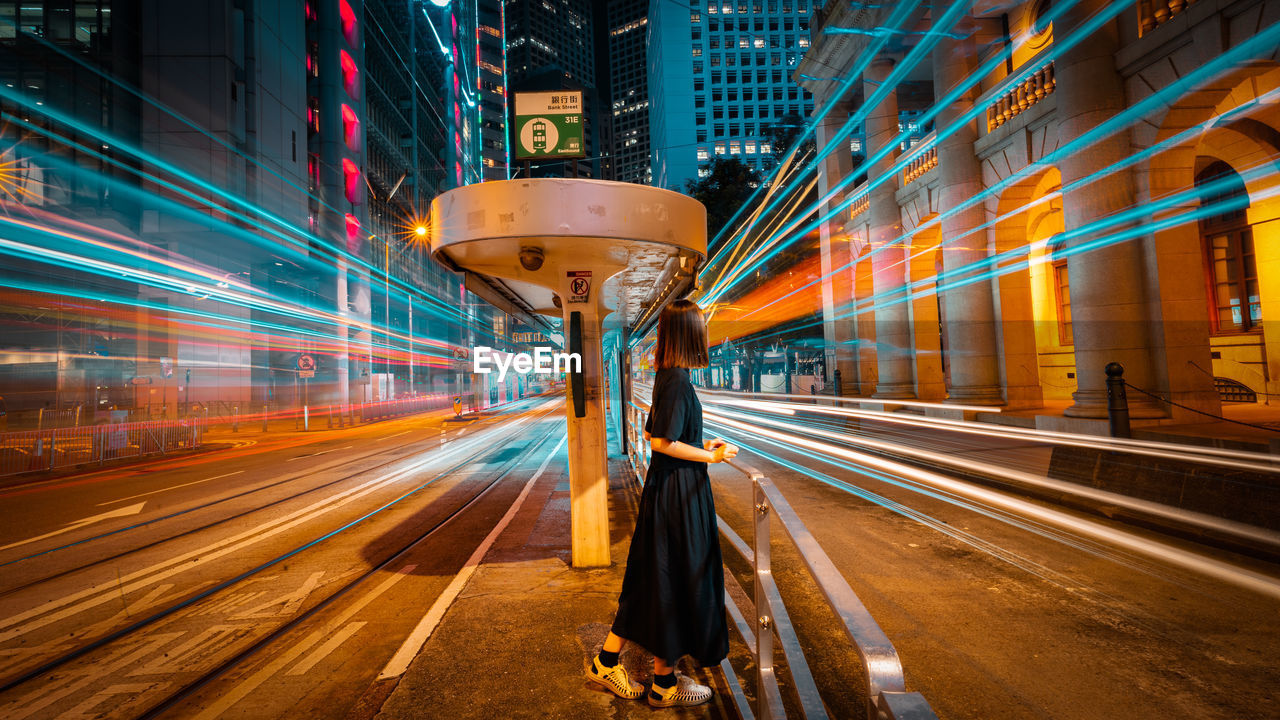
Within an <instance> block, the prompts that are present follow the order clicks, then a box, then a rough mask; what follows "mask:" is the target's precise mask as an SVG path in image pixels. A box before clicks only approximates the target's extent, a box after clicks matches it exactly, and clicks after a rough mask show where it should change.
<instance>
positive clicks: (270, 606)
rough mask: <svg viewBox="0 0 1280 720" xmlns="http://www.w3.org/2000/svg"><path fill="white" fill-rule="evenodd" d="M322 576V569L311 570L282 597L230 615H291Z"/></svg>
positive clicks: (243, 616)
mask: <svg viewBox="0 0 1280 720" xmlns="http://www.w3.org/2000/svg"><path fill="white" fill-rule="evenodd" d="M322 577H324V571H323V570H320V571H318V572H313V573H311V576H310V577H308V578H307V579H306V580H305V581H304V582H303V583H302V587H300V588H298V589H297V590H294V591H292V592H290V593H288V594H286V595H284V596H283V597H277V598H273V599H271V600H268V601H267V602H265V603H262V604H260V605H258V606H257V607H252V608H249V609H247V610H241V611H240V612H238V613H236V614H235V615H232V616H231V617H232V619H234V620H249V619H252V618H270V617H285V616H288V615H292V614H293V613H294V611H296V610H297V609H298V608H299V607H300V606H301V605H302V603H303V601H305V600H306V599H307V597H309V596H310V595H311V593H312V591H313V590H315V589H316V588H317V587H319V585H320V578H322Z"/></svg>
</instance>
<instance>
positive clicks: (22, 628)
mask: <svg viewBox="0 0 1280 720" xmlns="http://www.w3.org/2000/svg"><path fill="white" fill-rule="evenodd" d="M524 422H525V419H521V420H517V421H516V422H514V423H511V424H510V425H508V426H506V428H505V429H506V430H507V432H514V431H515V429H516V428H517V427H518V426H520V425H522V424H523V423H524ZM483 444H484V437H483V436H478V437H476V438H475V439H474V440H473V441H472V442H470V443H466V444H463V443H459V444H456V445H454V446H453V447H451V448H450V449H449V450H447V451H444V450H442V451H440V452H439V453H438V454H437V455H435V456H433V457H425V458H423V459H422V460H419V461H417V462H414V463H413V464H411V465H408V466H406V467H403V468H401V469H399V470H395V471H392V472H389V473H387V474H385V475H382V476H380V477H376V478H373V479H372V480H369V481H367V482H364V483H362V484H360V485H357V486H355V487H353V488H349V489H347V490H344V491H342V492H339V493H337V494H334V495H331V496H329V497H327V498H324V499H321V500H318V501H316V502H314V503H312V504H311V505H308V506H306V507H304V508H300V509H298V510H295V511H293V512H291V513H289V514H288V515H285V516H283V517H279V518H275V519H273V520H269V521H267V522H265V523H262V524H261V525H258V526H257V527H254V528H251V529H249V530H246V531H244V532H242V533H239V534H237V535H233V536H231V537H227V538H223V539H222V540H218V541H216V542H213V543H210V544H209V545H206V546H204V547H202V548H198V549H195V550H191V551H189V552H186V553H183V554H181V555H177V556H174V557H172V558H169V559H167V560H163V561H161V562H158V563H155V564H153V565H151V566H149V567H146V568H143V569H141V570H136V571H134V572H132V573H129V574H128V575H125V576H124V577H122V578H116V579H114V580H112V581H107V582H103V583H99V584H98V585H94V586H91V587H88V588H85V589H84V590H79V591H77V592H74V593H71V594H68V595H64V596H62V597H60V598H55V599H53V600H48V601H46V602H44V603H42V604H40V605H38V606H36V607H33V608H29V609H28V610H25V611H23V612H20V613H18V614H16V615H10V616H8V617H5V618H3V619H0V628H10V629H9V630H6V631H4V632H0V643H4V642H8V641H9V640H12V639H13V638H15V637H21V636H23V635H26V634H28V633H30V632H33V631H35V630H38V629H40V628H42V627H45V626H46V625H50V624H52V623H55V622H58V621H59V620H64V619H66V618H69V617H72V616H74V615H76V614H77V613H80V612H84V611H85V610H89V609H92V608H95V607H97V606H99V605H102V604H104V603H107V602H111V601H113V600H114V599H116V598H117V597H123V596H125V595H127V594H129V593H132V592H134V591H136V590H140V589H142V588H145V587H147V586H148V585H151V584H154V583H157V582H159V581H161V580H164V579H167V578H169V577H172V576H174V575H177V574H179V573H183V572H186V571H188V570H192V569H195V568H197V567H200V566H202V565H206V564H208V563H210V562H213V561H214V560H217V559H219V558H221V557H223V556H225V555H230V554H232V553H236V552H239V551H242V550H244V549H246V548H248V547H250V546H252V545H254V544H256V543H258V542H261V541H263V540H266V539H268V538H270V537H272V536H274V535H278V534H280V533H282V532H285V531H287V530H290V529H292V528H294V527H297V526H299V525H302V524H304V523H306V522H309V521H311V520H314V519H316V518H318V517H320V516H322V515H324V514H325V513H328V512H330V511H332V510H336V509H339V508H341V507H343V506H345V505H347V504H348V503H350V502H352V501H355V500H358V499H359V498H361V497H363V496H365V495H368V494H370V493H373V492H376V491H378V490H381V489H383V488H384V487H386V486H388V485H393V484H395V483H397V482H399V481H400V480H402V479H404V478H405V477H408V476H410V475H412V474H414V473H416V472H418V471H420V470H422V469H423V468H425V467H428V466H430V465H433V464H441V463H444V462H448V461H449V460H450V459H451V458H454V457H457V456H458V455H463V454H465V453H467V452H469V451H471V450H472V449H473V448H476V447H478V446H480V445H483ZM116 512H119V511H116ZM148 576H149V577H148ZM135 581H136V582H135ZM125 583H128V585H125ZM73 603H75V604H74V605H73ZM68 605H71V607H67V606H68ZM58 608H62V609H61V610H58ZM54 610H57V612H53V611H54ZM28 621H29V622H28ZM15 625H16V626H17V627H14V626H15Z"/></svg>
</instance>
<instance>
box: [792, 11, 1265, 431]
mask: <svg viewBox="0 0 1280 720" xmlns="http://www.w3.org/2000/svg"><path fill="white" fill-rule="evenodd" d="M946 12H948V10H947V9H946V8H944V7H942V6H934V7H933V8H932V9H931V10H929V9H920V10H918V11H914V12H913V11H911V10H910V8H909V7H908V4H885V5H883V6H880V7H872V6H868V5H864V4H856V3H855V4H848V3H842V4H833V5H831V6H830V9H829V10H828V11H826V12H825V13H824V14H822V15H820V16H819V17H817V18H815V20H814V28H813V44H812V48H811V49H810V51H809V52H808V54H807V55H806V56H805V58H804V60H803V61H802V63H801V65H800V68H799V70H798V71H797V72H796V74H795V76H794V77H795V79H796V80H797V82H800V83H801V84H803V85H804V86H805V87H806V88H808V89H809V90H810V92H812V93H813V95H814V98H815V103H816V109H815V112H814V115H815V117H816V118H818V132H817V140H818V145H819V153H820V156H822V153H823V152H824V151H829V152H827V154H826V155H825V156H823V157H822V160H821V162H820V167H819V190H820V193H821V194H822V198H823V216H824V218H826V221H825V222H824V223H823V225H822V227H821V253H822V261H823V274H824V286H823V304H824V312H823V318H824V334H825V339H826V341H827V342H826V346H827V348H828V355H829V357H828V365H829V366H830V365H831V363H834V366H835V367H837V368H839V369H840V371H841V384H842V387H841V390H842V391H843V393H844V394H846V395H864V396H872V397H878V398H886V399H893V398H903V399H905V398H917V399H922V400H945V401H947V402H950V403H956V404H963V405H979V406H988V405H989V406H999V407H1003V408H1004V409H1006V410H1029V411H1031V412H1029V413H1027V414H1031V415H1034V416H1035V417H1036V422H1037V425H1038V426H1040V427H1044V428H1050V429H1073V430H1091V431H1099V430H1101V429H1102V428H1103V427H1105V418H1106V416H1107V397H1106V374H1105V372H1104V367H1105V366H1106V365H1107V364H1108V363H1111V362H1119V363H1121V364H1123V366H1124V369H1125V373H1124V376H1125V379H1126V380H1127V381H1128V382H1130V383H1131V384H1132V385H1133V386H1135V387H1136V388H1142V389H1144V390H1146V391H1148V392H1150V393H1151V394H1153V395H1155V396H1159V398H1160V399H1155V398H1152V397H1149V396H1147V395H1144V394H1143V393H1141V392H1137V391H1134V390H1130V391H1129V402H1130V407H1131V412H1132V415H1133V417H1134V418H1135V420H1136V421H1137V422H1138V423H1139V424H1141V423H1142V422H1147V423H1160V422H1202V421H1204V420H1205V419H1206V418H1205V417H1204V416H1203V415H1199V414H1198V413H1196V412H1195V411H1196V410H1198V411H1202V412H1206V413H1212V414H1220V413H1221V410H1222V404H1223V402H1236V401H1252V402H1258V403H1268V402H1270V401H1271V400H1272V399H1273V398H1280V331H1277V330H1272V331H1271V332H1267V330H1268V329H1270V328H1269V327H1268V326H1266V325H1265V324H1264V322H1263V319H1266V318H1275V317H1277V315H1278V314H1280V200H1278V199H1277V197H1276V194H1277V191H1278V190H1280V65H1278V64H1277V61H1278V60H1280V50H1277V48H1280V42H1278V40H1280V2H1275V1H1261V0H1259V1H1247V0H1245V1H1236V2H1228V1H1227V0H1199V1H1198V2H1189V3H1188V2H1184V1H1183V0H1172V1H1170V2H1165V0H1149V1H1148V0H1143V1H1142V2H1137V3H1104V2H1101V1H1100V0H1079V2H1075V3H1070V4H1066V3H1056V4H1055V3H1050V2H1048V1H1047V0H1039V1H1033V2H1024V3H1020V4H1018V3H1014V4H1009V3H1001V4H997V3H992V2H979V3H976V4H974V5H973V7H971V8H970V14H968V15H965V16H955V17H948V16H946V15H945V13H946ZM885 28H891V29H892V28H896V29H897V31H893V32H886V31H884V29H885ZM921 86H924V87H928V86H931V87H932V92H931V94H930V93H926V95H930V97H929V100H928V103H927V104H929V105H930V106H931V109H930V113H931V114H932V115H931V117H929V118H928V119H929V121H930V124H931V125H932V132H930V133H929V134H928V135H925V136H924V137H923V138H922V139H921V140H920V141H919V142H916V143H914V144H911V145H910V146H909V147H904V146H905V145H907V143H906V142H905V141H904V138H906V135H907V130H906V128H905V127H903V126H902V125H901V121H900V120H899V112H900V108H899V105H898V101H899V96H900V93H901V92H902V88H906V87H915V88H917V89H918V88H919V87H921ZM916 94H917V95H918V94H919V93H918V92H917V93H916ZM857 124H864V125H865V133H866V148H865V151H866V157H867V161H866V163H865V164H864V165H861V166H860V167H854V159H853V158H852V157H851V155H850V153H849V152H848V149H847V148H848V139H847V138H848V135H849V128H850V127H852V126H855V125H857ZM863 172H865V173H867V176H868V178H869V180H868V182H864V183H861V184H858V185H856V186H855V185H854V183H853V181H852V178H854V177H857V176H858V175H859V174H861V173H863ZM841 273H848V274H850V276H851V278H850V279H851V280H852V282H848V283H845V282H834V281H833V280H834V279H835V278H838V276H839V274H841ZM842 288H849V289H845V290H842ZM842 292H843V295H844V296H838V295H839V294H840V293H842ZM1167 401H1172V402H1167ZM1174 403H1176V404H1174ZM1193 409H1194V410H1193Z"/></svg>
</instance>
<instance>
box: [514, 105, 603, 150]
mask: <svg viewBox="0 0 1280 720" xmlns="http://www.w3.org/2000/svg"><path fill="white" fill-rule="evenodd" d="M515 100H516V113H515V115H516V121H515V127H514V128H513V129H512V130H513V132H514V133H515V137H514V138H512V140H513V141H514V142H512V144H513V145H515V148H516V159H517V160H532V159H535V158H580V157H586V156H587V153H586V146H585V145H584V143H583V141H582V137H583V135H582V132H583V131H582V91H581V90H558V91H552V92H534V93H516V98H515Z"/></svg>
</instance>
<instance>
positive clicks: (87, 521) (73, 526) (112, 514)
mask: <svg viewBox="0 0 1280 720" xmlns="http://www.w3.org/2000/svg"><path fill="white" fill-rule="evenodd" d="M146 504H147V503H146V501H145V500H144V501H142V502H140V503H138V504H136V505H130V506H128V507H122V508H118V509H116V510H111V511H109V512H104V513H102V514H101V515H94V516H92V517H87V518H84V519H82V520H76V521H75V522H73V523H70V524H68V525H67V526H66V527H64V528H62V529H61V530H54V531H53V532H50V533H45V534H44V535H37V536H36V537H33V538H27V539H26V540H19V541H18V542H16V543H11V544H9V545H5V546H4V547H0V551H3V550H9V549H11V548H16V547H19V546H22V545H26V544H28V543H33V542H39V541H40V540H44V539H46V538H51V537H54V536H55V535H61V534H63V533H69V532H71V531H72V530H79V529H80V528H82V527H85V526H87V525H92V524H94V523H96V522H102V521H103V520H110V519H111V518H118V517H126V516H129V515H137V514H138V513H140V512H142V506H143V505H146Z"/></svg>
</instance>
